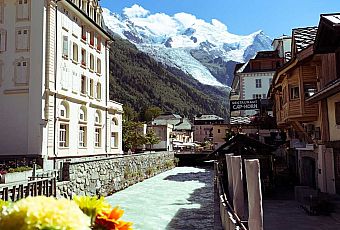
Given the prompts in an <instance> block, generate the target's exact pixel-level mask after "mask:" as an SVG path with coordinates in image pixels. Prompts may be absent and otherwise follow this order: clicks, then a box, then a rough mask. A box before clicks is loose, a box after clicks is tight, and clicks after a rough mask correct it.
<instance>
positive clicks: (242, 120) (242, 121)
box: [230, 117, 251, 125]
mask: <svg viewBox="0 0 340 230" xmlns="http://www.w3.org/2000/svg"><path fill="white" fill-rule="evenodd" d="M250 122H251V121H250V118H249V117H230V124H231V125H238V124H242V125H243V124H244V125H248V124H250Z"/></svg>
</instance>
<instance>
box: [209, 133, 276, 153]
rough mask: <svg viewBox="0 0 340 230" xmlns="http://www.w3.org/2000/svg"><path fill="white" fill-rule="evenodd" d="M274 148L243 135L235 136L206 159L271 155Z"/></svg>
mask: <svg viewBox="0 0 340 230" xmlns="http://www.w3.org/2000/svg"><path fill="white" fill-rule="evenodd" d="M274 150H275V148H274V147H272V146H270V145H267V144H264V143H262V142H260V141H258V140H256V139H253V138H251V137H248V136H246V135H244V134H236V135H235V136H233V137H232V138H230V139H229V140H227V141H226V142H225V143H224V144H223V145H221V146H220V147H219V148H217V149H216V150H215V151H214V152H212V153H211V154H209V156H208V158H210V159H211V158H215V157H217V156H220V155H223V156H224V154H226V153H234V154H235V155H269V156H270V155H272V151H274Z"/></svg>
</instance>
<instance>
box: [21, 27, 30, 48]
mask: <svg viewBox="0 0 340 230" xmlns="http://www.w3.org/2000/svg"><path fill="white" fill-rule="evenodd" d="M21 35H22V48H23V49H24V50H28V49H29V30H28V29H24V30H22V34H21Z"/></svg>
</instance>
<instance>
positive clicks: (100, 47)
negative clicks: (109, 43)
mask: <svg viewBox="0 0 340 230" xmlns="http://www.w3.org/2000/svg"><path fill="white" fill-rule="evenodd" d="M101 49H102V41H101V38H100V36H98V37H97V50H99V51H100V50H101Z"/></svg>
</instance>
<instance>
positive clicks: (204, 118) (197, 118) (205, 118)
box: [195, 114, 224, 121]
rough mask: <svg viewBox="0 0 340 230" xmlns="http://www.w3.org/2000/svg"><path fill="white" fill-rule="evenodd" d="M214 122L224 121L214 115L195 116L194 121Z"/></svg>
mask: <svg viewBox="0 0 340 230" xmlns="http://www.w3.org/2000/svg"><path fill="white" fill-rule="evenodd" d="M216 120H224V119H223V118H222V117H219V116H217V115H214V114H209V115H197V116H195V121H216Z"/></svg>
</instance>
